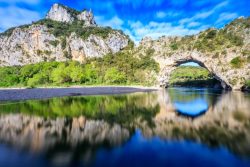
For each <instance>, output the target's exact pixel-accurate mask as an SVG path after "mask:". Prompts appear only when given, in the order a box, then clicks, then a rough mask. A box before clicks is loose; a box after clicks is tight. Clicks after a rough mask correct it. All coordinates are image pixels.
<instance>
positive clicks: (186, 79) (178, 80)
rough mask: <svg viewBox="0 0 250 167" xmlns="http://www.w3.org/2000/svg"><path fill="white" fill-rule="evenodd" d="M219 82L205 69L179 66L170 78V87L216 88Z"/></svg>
mask: <svg viewBox="0 0 250 167" xmlns="http://www.w3.org/2000/svg"><path fill="white" fill-rule="evenodd" d="M217 82H218V81H217V80H216V79H214V77H213V75H212V74H211V73H210V72H209V71H208V70H207V69H205V68H202V67H193V66H179V67H178V68H177V69H176V70H174V71H173V73H172V74H171V76H170V80H169V84H170V86H205V87H209V86H214V85H215V84H216V83H217Z"/></svg>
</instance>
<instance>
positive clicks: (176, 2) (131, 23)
mask: <svg viewBox="0 0 250 167" xmlns="http://www.w3.org/2000/svg"><path fill="white" fill-rule="evenodd" d="M53 3H62V4H64V5H67V6H69V7H72V8H75V9H78V10H82V9H92V11H93V12H94V15H95V17H96V21H97V23H98V24H100V25H103V26H111V27H113V28H117V29H122V30H123V31H124V32H125V33H126V34H128V35H130V37H131V38H132V39H133V40H134V41H136V42H138V41H140V40H141V38H142V37H145V36H151V37H153V38H157V37H160V36H163V35H166V36H176V35H181V36H183V35H190V34H196V33H198V32H199V31H201V30H204V29H207V28H209V27H217V28H220V27H223V26H224V25H225V24H226V23H228V22H230V21H232V20H233V19H235V18H237V17H239V16H245V17H247V16H250V7H249V6H250V0H238V1H235V0H196V1H194V0H192V1H191V0H119V1H118V0H116V1H108V0H79V1H74V0H46V1H45V0H0V32H2V31H5V30H6V29H8V28H10V27H13V26H17V25H21V24H26V23H31V22H32V21H36V20H39V19H41V18H43V17H44V16H45V15H46V13H47V11H48V10H49V8H50V6H51V5H52V4H53Z"/></svg>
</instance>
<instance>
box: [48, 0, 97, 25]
mask: <svg viewBox="0 0 250 167" xmlns="http://www.w3.org/2000/svg"><path fill="white" fill-rule="evenodd" d="M46 19H51V20H54V21H59V22H66V23H72V22H73V21H77V20H78V21H79V20H80V21H83V22H84V24H85V25H86V26H96V22H95V19H94V15H93V13H92V12H91V11H86V10H84V11H82V12H79V11H76V10H74V9H71V8H69V7H66V6H63V5H59V4H54V5H53V6H52V7H51V9H50V11H49V12H48V13H47V15H46Z"/></svg>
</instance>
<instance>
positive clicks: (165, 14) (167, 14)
mask: <svg viewBox="0 0 250 167" xmlns="http://www.w3.org/2000/svg"><path fill="white" fill-rule="evenodd" d="M181 14H183V13H182V12H180V11H178V12H177V11H173V10H172V11H168V12H164V11H158V12H157V13H156V15H155V16H156V18H158V19H163V18H166V17H176V16H180V15H181Z"/></svg>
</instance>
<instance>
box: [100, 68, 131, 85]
mask: <svg viewBox="0 0 250 167" xmlns="http://www.w3.org/2000/svg"><path fill="white" fill-rule="evenodd" d="M104 79H105V81H106V83H111V84H119V83H125V82H126V77H125V74H124V73H123V72H119V71H118V70H117V69H116V68H115V67H112V68H110V69H108V70H107V71H106V73H105V77H104Z"/></svg>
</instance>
